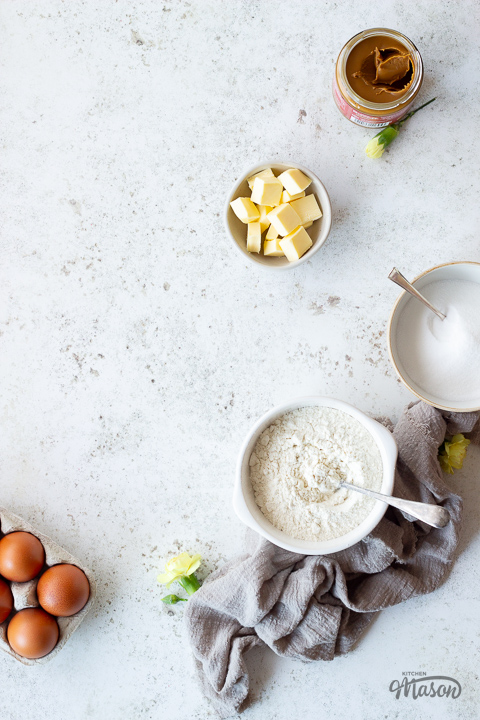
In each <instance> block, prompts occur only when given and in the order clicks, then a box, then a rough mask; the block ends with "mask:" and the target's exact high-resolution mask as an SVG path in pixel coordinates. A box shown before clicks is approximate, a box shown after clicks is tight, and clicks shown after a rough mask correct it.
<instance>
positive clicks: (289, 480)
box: [250, 407, 383, 541]
mask: <svg viewBox="0 0 480 720" xmlns="http://www.w3.org/2000/svg"><path fill="white" fill-rule="evenodd" d="M382 477H383V464H382V458H381V455H380V451H379V449H378V447H377V444H376V442H375V440H374V438H373V436H372V435H371V434H370V433H369V432H368V430H367V429H366V428H365V427H364V426H363V425H362V424H361V423H360V422H359V421H358V420H356V419H355V418H353V417H352V416H351V415H348V414H347V413H344V412H343V411H340V410H334V409H333V408H328V407H303V408H299V409H298V410H294V411H292V412H288V413H286V414H285V415H282V416H281V417H280V418H278V419H277V420H275V421H274V422H273V423H272V424H271V425H270V426H269V427H268V428H267V429H266V430H264V431H263V432H262V434H261V435H260V437H259V438H258V440H257V443H256V445H255V448H254V450H253V452H252V454H251V456H250V480H251V483H252V487H253V491H254V494H255V501H256V503H257V505H258V507H259V508H260V510H261V511H262V513H263V514H264V515H265V517H266V518H267V520H269V521H270V522H271V523H272V525H274V526H275V527H276V528H278V529H279V530H283V531H284V532H285V533H287V534H288V535H290V536H291V537H293V538H296V539H298V540H310V541H319V540H329V539H332V538H337V537H340V536H342V535H345V534H346V533H347V532H349V531H350V530H353V529H354V528H355V527H357V526H358V525H360V523H361V522H362V521H363V520H364V519H365V518H366V517H367V515H368V514H369V513H370V512H371V510H372V509H373V506H374V504H375V500H374V499H373V498H369V497H367V496H366V495H361V494H360V493H357V492H355V491H353V490H347V489H345V488H342V487H340V483H341V482H343V481H345V482H348V483H352V484H354V485H358V486H360V487H365V488H369V489H371V490H380V488H381V485H382Z"/></svg>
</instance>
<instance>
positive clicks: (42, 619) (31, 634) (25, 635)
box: [7, 608, 59, 660]
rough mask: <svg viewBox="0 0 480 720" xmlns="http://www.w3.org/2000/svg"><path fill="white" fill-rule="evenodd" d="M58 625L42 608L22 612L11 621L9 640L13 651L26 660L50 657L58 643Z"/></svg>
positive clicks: (8, 631)
mask: <svg viewBox="0 0 480 720" xmlns="http://www.w3.org/2000/svg"><path fill="white" fill-rule="evenodd" d="M58 633H59V630H58V623H57V621H56V620H55V618H54V617H52V616H51V615H49V614H48V613H46V612H45V611H44V610H42V609H41V608H26V609H25V610H20V612H18V613H17V614H16V615H14V616H13V618H12V619H11V620H10V622H9V624H8V628H7V638H8V642H9V643H10V647H11V648H12V650H15V652H16V653H18V654H19V655H21V656H22V657H25V658H30V659H32V660H33V659H36V658H41V657H44V656H45V655H48V653H49V652H52V650H53V648H54V647H55V645H56V644H57V642H58Z"/></svg>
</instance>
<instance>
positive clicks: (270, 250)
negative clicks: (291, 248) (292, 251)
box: [263, 237, 285, 257]
mask: <svg viewBox="0 0 480 720" xmlns="http://www.w3.org/2000/svg"><path fill="white" fill-rule="evenodd" d="M263 254H264V255H265V257H282V255H285V253H284V252H283V250H282V248H281V247H280V238H278V237H277V238H276V239H275V240H267V239H266V238H265V240H264V243H263Z"/></svg>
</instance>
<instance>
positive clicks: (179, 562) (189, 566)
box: [157, 552, 202, 587]
mask: <svg viewBox="0 0 480 720" xmlns="http://www.w3.org/2000/svg"><path fill="white" fill-rule="evenodd" d="M201 561H202V556H201V555H198V554H196V555H193V556H192V557H190V555H189V554H188V553H186V552H183V553H181V554H180V555H177V557H174V558H170V560H169V561H168V562H167V563H166V565H165V572H164V573H161V574H160V575H159V576H158V578H157V580H158V582H159V583H162V585H166V586H167V587H170V585H171V584H172V582H174V580H178V579H179V578H181V577H185V576H187V577H188V576H189V575H192V574H193V573H194V572H195V570H196V569H197V568H198V567H199V565H200V563H201Z"/></svg>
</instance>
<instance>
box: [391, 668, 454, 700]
mask: <svg viewBox="0 0 480 720" xmlns="http://www.w3.org/2000/svg"><path fill="white" fill-rule="evenodd" d="M388 689H389V690H390V692H392V693H394V695H395V699H396V700H400V698H403V697H405V698H411V699H412V700H417V698H421V697H429V698H449V699H451V700H457V698H459V697H460V695H461V693H462V686H461V685H460V683H459V682H458V680H455V678H452V677H446V676H445V675H427V673H426V672H403V673H402V679H401V680H392V682H391V683H390V685H389V688H388Z"/></svg>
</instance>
